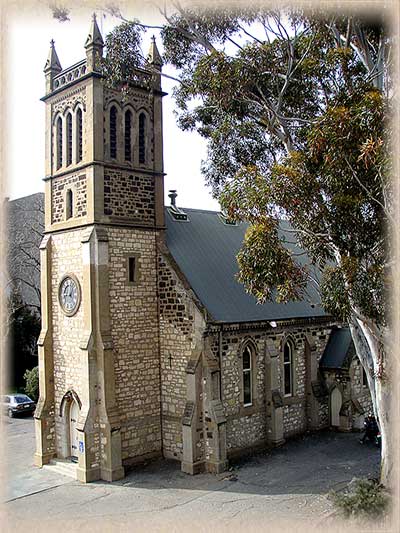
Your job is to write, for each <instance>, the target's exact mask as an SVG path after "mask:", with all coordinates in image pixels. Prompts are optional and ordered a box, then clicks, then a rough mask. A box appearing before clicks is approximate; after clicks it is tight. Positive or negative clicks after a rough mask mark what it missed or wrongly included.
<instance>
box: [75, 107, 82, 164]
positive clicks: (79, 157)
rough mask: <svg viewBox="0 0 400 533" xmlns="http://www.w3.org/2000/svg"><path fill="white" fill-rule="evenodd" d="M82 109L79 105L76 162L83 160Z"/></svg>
mask: <svg viewBox="0 0 400 533" xmlns="http://www.w3.org/2000/svg"><path fill="white" fill-rule="evenodd" d="M82 126H83V124H82V109H81V108H80V107H78V110H77V112H76V141H77V142H76V162H77V163H79V161H82V129H83V127H82Z"/></svg>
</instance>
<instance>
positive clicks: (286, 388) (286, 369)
mask: <svg viewBox="0 0 400 533" xmlns="http://www.w3.org/2000/svg"><path fill="white" fill-rule="evenodd" d="M283 379H284V384H283V393H284V395H285V396H293V346H292V344H291V343H290V342H289V341H287V342H286V343H285V346H284V348H283Z"/></svg>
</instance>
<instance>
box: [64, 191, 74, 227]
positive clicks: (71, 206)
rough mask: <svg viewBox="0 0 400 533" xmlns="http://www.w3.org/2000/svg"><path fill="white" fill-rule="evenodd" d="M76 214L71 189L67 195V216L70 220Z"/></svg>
mask: <svg viewBox="0 0 400 533" xmlns="http://www.w3.org/2000/svg"><path fill="white" fill-rule="evenodd" d="M73 216H74V197H73V193H72V190H71V189H68V190H67V194H66V195H65V218H66V219H67V220H68V219H69V218H72V217H73Z"/></svg>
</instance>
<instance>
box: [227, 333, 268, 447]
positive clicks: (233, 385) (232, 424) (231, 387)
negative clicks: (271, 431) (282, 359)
mask: <svg viewBox="0 0 400 533" xmlns="http://www.w3.org/2000/svg"><path fill="white" fill-rule="evenodd" d="M263 337H264V335H263V334H262V333H260V332H256V333H254V332H252V333H248V332H246V331H241V330H240V328H238V329H237V330H236V331H232V332H224V333H223V340H222V403H223V406H224V409H225V415H226V417H227V424H226V436H227V438H226V441H227V449H228V452H229V451H235V450H237V449H243V448H248V447H251V446H254V445H257V444H260V443H261V442H265V441H266V438H267V420H266V410H265V342H264V338H263ZM246 339H251V341H252V343H253V344H252V346H253V345H254V346H255V347H256V353H255V369H254V372H253V379H254V380H255V382H254V387H253V392H254V398H253V405H252V406H250V407H244V406H243V403H242V402H241V380H242V376H241V363H240V357H241V347H242V344H243V342H244V341H245V340H246Z"/></svg>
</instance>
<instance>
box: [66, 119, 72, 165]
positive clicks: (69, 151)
mask: <svg viewBox="0 0 400 533" xmlns="http://www.w3.org/2000/svg"><path fill="white" fill-rule="evenodd" d="M71 163H72V115H71V113H68V114H67V166H68V165H70V164H71Z"/></svg>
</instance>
